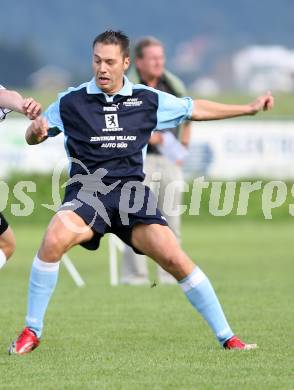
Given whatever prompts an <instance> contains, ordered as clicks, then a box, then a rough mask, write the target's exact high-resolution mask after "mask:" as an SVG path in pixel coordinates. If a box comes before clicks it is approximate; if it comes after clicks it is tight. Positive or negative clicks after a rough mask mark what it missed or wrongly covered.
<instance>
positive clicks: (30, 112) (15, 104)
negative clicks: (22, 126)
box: [0, 89, 42, 119]
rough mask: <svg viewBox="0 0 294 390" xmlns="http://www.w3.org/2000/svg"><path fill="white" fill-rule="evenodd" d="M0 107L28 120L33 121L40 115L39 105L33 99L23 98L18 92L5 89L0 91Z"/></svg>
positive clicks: (40, 108)
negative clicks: (17, 113) (21, 115)
mask: <svg viewBox="0 0 294 390" xmlns="http://www.w3.org/2000/svg"><path fill="white" fill-rule="evenodd" d="M0 107H4V108H7V109H8V110H11V111H16V112H19V113H21V114H24V115H25V116H27V117H28V118H29V119H35V118H36V117H37V116H38V115H40V114H41V111H42V107H41V104H40V103H38V102H36V101H35V100H34V99H33V98H23V97H22V96H21V95H20V94H19V93H18V92H16V91H10V90H7V89H1V90H0Z"/></svg>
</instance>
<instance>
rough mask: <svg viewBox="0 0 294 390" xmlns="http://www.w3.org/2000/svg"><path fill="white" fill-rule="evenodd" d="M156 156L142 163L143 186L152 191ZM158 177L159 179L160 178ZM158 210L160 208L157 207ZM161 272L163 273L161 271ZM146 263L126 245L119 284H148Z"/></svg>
mask: <svg viewBox="0 0 294 390" xmlns="http://www.w3.org/2000/svg"><path fill="white" fill-rule="evenodd" d="M158 161H159V160H158V156H157V155H153V154H147V156H146V159H145V161H144V171H145V175H146V176H145V180H144V184H145V185H147V186H149V187H150V188H151V190H153V188H152V187H153V186H152V184H153V183H154V184H155V182H153V181H152V178H153V177H156V175H157V176H158V174H159V175H160V176H161V172H160V166H159V164H158ZM160 176H159V177H160ZM157 184H159V185H160V186H161V183H160V181H159V182H158V181H157V182H156V185H157ZM158 207H159V208H160V206H158ZM163 272H165V271H164V270H163ZM148 274H149V272H148V263H147V259H146V256H144V255H139V254H137V253H135V252H134V250H133V249H132V248H131V247H130V246H128V245H126V246H125V249H124V252H123V255H122V261H121V282H122V283H123V284H129V285H146V284H148V282H149V275H148Z"/></svg>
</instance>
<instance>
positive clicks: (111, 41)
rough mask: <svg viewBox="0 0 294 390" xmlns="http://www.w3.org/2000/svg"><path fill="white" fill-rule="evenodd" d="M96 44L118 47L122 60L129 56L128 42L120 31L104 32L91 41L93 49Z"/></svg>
mask: <svg viewBox="0 0 294 390" xmlns="http://www.w3.org/2000/svg"><path fill="white" fill-rule="evenodd" d="M98 42H99V43H103V44H104V45H119V46H120V48H121V52H122V54H123V56H124V58H125V57H129V56H130V40H129V37H128V36H127V35H126V34H125V33H123V32H122V31H113V30H106V31H104V32H103V33H101V34H99V35H97V37H96V38H95V39H94V41H93V48H94V46H95V45H96V43H98Z"/></svg>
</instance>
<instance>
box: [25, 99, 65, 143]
mask: <svg viewBox="0 0 294 390" xmlns="http://www.w3.org/2000/svg"><path fill="white" fill-rule="evenodd" d="M63 131H64V128H63V123H62V120H61V117H60V112H59V100H57V101H56V102H55V103H52V104H51V105H50V106H49V107H48V108H47V110H46V111H45V113H44V115H43V116H38V118H36V119H35V120H34V121H33V122H32V123H31V125H30V126H29V127H28V129H27V131H26V136H25V138H26V141H27V143H28V144H29V145H36V144H40V143H41V142H44V141H45V140H46V139H47V138H48V137H55V136H56V135H58V134H59V133H61V132H63Z"/></svg>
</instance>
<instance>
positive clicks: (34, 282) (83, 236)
mask: <svg viewBox="0 0 294 390" xmlns="http://www.w3.org/2000/svg"><path fill="white" fill-rule="evenodd" d="M93 235H94V233H93V231H92V230H91V229H90V228H88V226H87V225H86V223H85V222H84V220H83V219H82V218H81V217H80V216H78V215H77V214H76V213H74V212H73V211H59V212H58V213H57V214H56V215H55V216H54V217H53V219H52V220H51V222H50V224H49V226H48V229H47V231H46V233H45V236H44V238H43V241H42V244H41V247H40V249H39V251H38V254H37V255H36V257H35V259H34V261H33V264H32V269H31V275H30V281H29V294H28V308H27V316H26V328H25V329H24V331H23V332H22V334H21V335H20V337H19V338H18V339H17V340H16V341H15V342H14V343H12V345H11V347H10V350H9V352H10V353H18V354H22V353H26V352H30V351H32V350H33V349H34V348H36V347H37V346H38V345H39V339H40V337H41V334H42V329H43V322H44V317H45V313H46V309H47V306H48V304H49V301H50V298H51V296H52V294H53V292H54V289H55V287H56V283H57V279H58V272H59V264H60V261H61V259H62V256H63V254H65V253H66V252H67V251H68V250H69V249H70V248H71V247H73V246H74V245H77V244H80V243H83V242H86V241H89V240H91V238H92V237H93Z"/></svg>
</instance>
